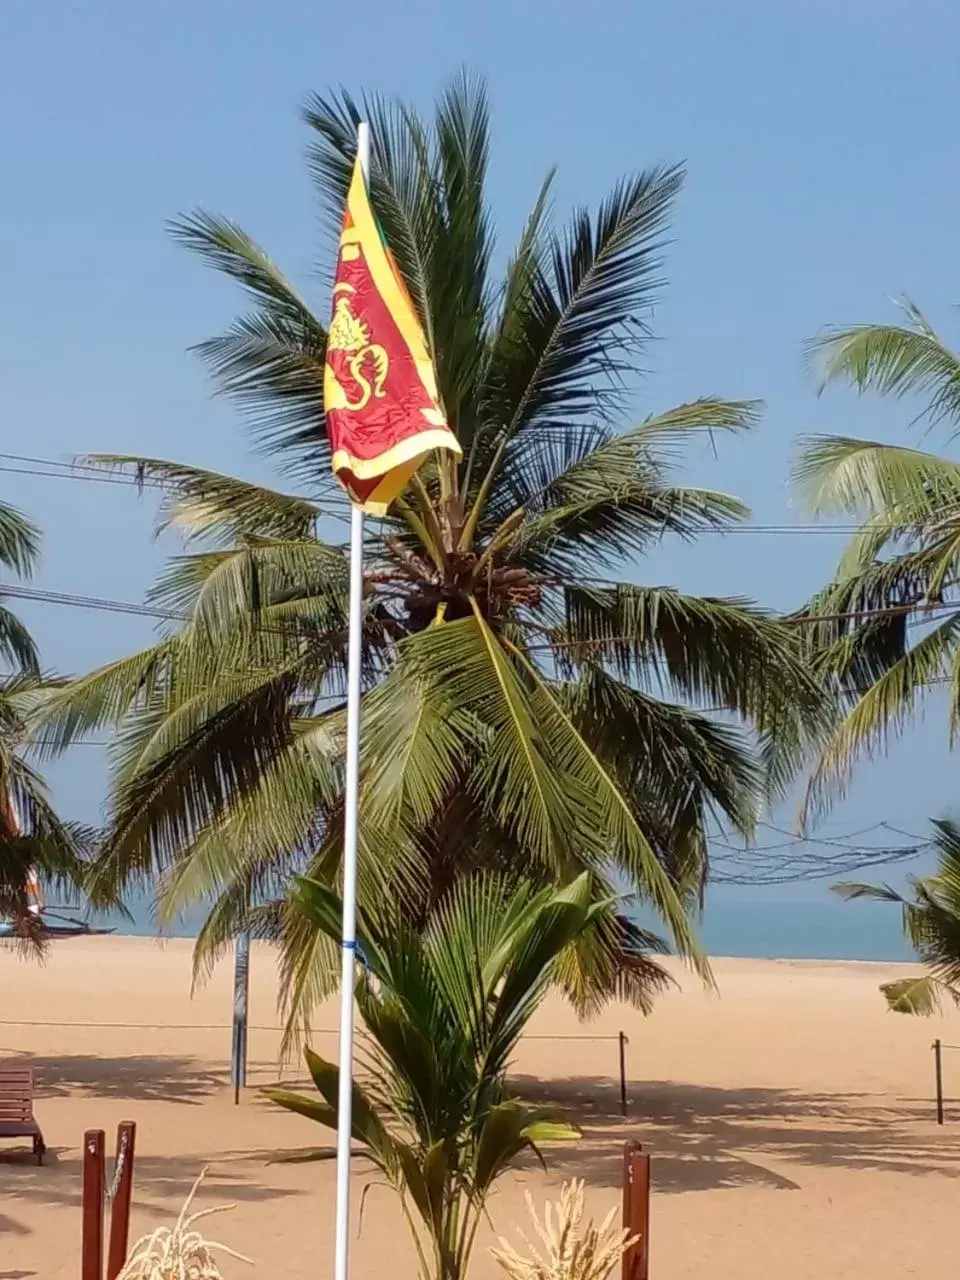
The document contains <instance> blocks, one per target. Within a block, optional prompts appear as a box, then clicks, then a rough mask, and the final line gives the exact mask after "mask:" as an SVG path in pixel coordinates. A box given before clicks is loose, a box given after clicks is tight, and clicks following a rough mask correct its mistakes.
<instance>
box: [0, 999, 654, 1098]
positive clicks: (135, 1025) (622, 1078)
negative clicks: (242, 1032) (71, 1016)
mask: <svg viewBox="0 0 960 1280" xmlns="http://www.w3.org/2000/svg"><path fill="white" fill-rule="evenodd" d="M0 1027H11V1028H13V1027H26V1028H34V1029H44V1030H46V1029H50V1030H57V1031H59V1030H73V1031H204V1032H212V1031H216V1032H220V1033H223V1034H229V1033H231V1032H233V1031H234V1030H235V1027H234V1025H233V1024H232V1023H229V1022H81V1021H47V1020H40V1019H36V1020H33V1019H29V1018H0ZM285 1029H286V1028H284V1027H278V1026H263V1025H259V1026H258V1025H256V1024H247V1026H246V1030H247V1031H255V1032H261V1033H267V1034H272V1035H282V1034H283V1033H284V1031H285ZM308 1034H309V1035H311V1036H336V1035H339V1031H338V1029H337V1028H336V1027H311V1028H309V1032H308ZM357 1037H358V1039H363V1038H366V1033H365V1032H364V1031H363V1030H362V1029H358V1031H357ZM522 1040H536V1041H540V1042H551V1043H553V1042H555V1043H563V1042H570V1041H583V1042H590V1043H593V1044H614V1043H615V1044H616V1045H617V1072H616V1076H615V1077H614V1076H612V1077H611V1078H616V1079H617V1080H618V1083H619V1086H620V1112H621V1115H624V1116H625V1115H626V1114H627V1046H628V1045H629V1043H630V1040H629V1037H628V1036H627V1035H626V1033H625V1032H623V1031H617V1032H616V1033H615V1034H605V1035H589V1034H582V1033H581V1034H571V1035H537V1034H535V1033H531V1034H529V1035H527V1034H525V1035H524V1036H523V1037H522ZM251 1065H252V1066H257V1065H260V1066H267V1065H270V1064H268V1063H260V1064H257V1063H251ZM234 1084H235V1085H236V1088H235V1092H234V1101H235V1103H238V1102H239V1097H240V1080H239V1078H238V1079H237V1080H235V1081H234Z"/></svg>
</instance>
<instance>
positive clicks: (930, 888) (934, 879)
mask: <svg viewBox="0 0 960 1280" xmlns="http://www.w3.org/2000/svg"><path fill="white" fill-rule="evenodd" d="M933 825H934V827H935V828H936V836H935V837H934V840H935V843H936V846H937V849H938V852H939V860H938V865H937V871H936V874H935V875H932V876H924V877H922V878H917V877H911V879H910V887H911V890H912V897H911V898H905V897H904V896H903V895H902V894H900V893H897V891H896V890H895V889H891V888H890V887H889V886H888V885H870V884H838V885H835V886H834V889H835V891H836V892H837V893H839V894H840V895H841V897H844V898H848V899H853V898H873V899H874V900H876V901H878V902H896V903H899V904H900V906H901V908H902V911H903V932H904V935H905V937H906V938H907V940H908V941H909V943H910V945H911V946H912V947H913V948H914V950H915V951H916V953H917V958H918V959H919V960H920V962H921V964H923V966H924V967H925V968H926V970H927V973H925V974H924V975H923V977H920V978H901V979H898V980H897V981H896V982H885V983H883V985H882V986H881V988H880V990H881V991H882V992H883V994H884V996H885V997H886V1000H887V1004H888V1005H889V1006H890V1008H891V1009H892V1010H893V1011H894V1012H895V1013H915V1014H922V1015H924V1016H929V1015H930V1014H932V1013H936V1012H937V1011H938V1010H939V1009H940V1008H941V1004H942V1000H943V998H944V997H946V998H947V999H949V1000H952V1001H953V1003H954V1004H956V1005H960V827H958V826H957V825H956V823H954V822H947V821H943V820H941V821H936V822H934V824H933Z"/></svg>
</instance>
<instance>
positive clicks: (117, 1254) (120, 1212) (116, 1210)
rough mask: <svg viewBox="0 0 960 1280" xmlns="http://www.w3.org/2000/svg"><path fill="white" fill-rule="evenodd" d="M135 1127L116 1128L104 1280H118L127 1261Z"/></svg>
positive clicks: (124, 1124) (128, 1122)
mask: <svg viewBox="0 0 960 1280" xmlns="http://www.w3.org/2000/svg"><path fill="white" fill-rule="evenodd" d="M136 1142H137V1126H136V1125H135V1124H134V1123H133V1121H132V1120H124V1121H123V1122H122V1123H121V1124H119V1125H117V1163H116V1170H117V1172H116V1174H115V1175H114V1176H115V1178H116V1190H115V1191H114V1193H113V1204H112V1206H111V1209H110V1248H109V1251H108V1253H107V1280H117V1276H118V1275H119V1274H120V1272H121V1271H122V1270H123V1266H124V1263H125V1262H126V1260H127V1249H128V1248H129V1245H130V1203H131V1201H132V1199H133V1158H134V1149H135V1147H136Z"/></svg>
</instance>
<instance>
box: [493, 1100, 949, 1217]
mask: <svg viewBox="0 0 960 1280" xmlns="http://www.w3.org/2000/svg"><path fill="white" fill-rule="evenodd" d="M511 1084H512V1085H513V1087H514V1089H515V1090H516V1092H517V1093H518V1094H519V1095H520V1096H521V1097H522V1098H525V1099H527V1100H529V1101H531V1102H535V1103H536V1104H537V1105H541V1106H543V1105H547V1106H550V1105H552V1106H556V1107H557V1108H559V1109H561V1110H562V1111H563V1112H565V1113H566V1115H567V1116H568V1118H570V1119H572V1120H573V1121H574V1122H575V1123H577V1124H579V1126H580V1128H581V1130H582V1132H583V1138H582V1140H581V1141H580V1142H579V1143H578V1144H577V1145H576V1146H570V1147H561V1146H557V1147H553V1148H551V1149H550V1151H549V1152H548V1154H547V1162H548V1166H549V1167H550V1169H551V1171H552V1172H555V1173H557V1174H559V1175H560V1176H564V1177H569V1176H577V1177H582V1178H585V1179H586V1180H587V1182H588V1184H593V1185H595V1186H611V1187H612V1186H619V1185H620V1179H621V1159H622V1143H623V1141H624V1140H625V1139H627V1138H634V1139H637V1140H639V1141H641V1142H643V1143H644V1145H645V1147H646V1148H647V1149H648V1150H649V1151H650V1152H651V1154H652V1155H653V1157H654V1162H655V1163H654V1175H653V1177H654V1186H655V1188H656V1190H657V1191H660V1192H682V1191H706V1190H712V1189H714V1188H717V1187H739V1186H765V1187H770V1188H774V1189H778V1190H785V1191H788V1190H793V1189H796V1188H797V1187H799V1186H800V1185H801V1183H802V1180H803V1170H804V1167H805V1166H806V1167H810V1166H821V1167H823V1166H832V1167H834V1168H845V1169H875V1170H881V1171H885V1172H890V1173H899V1174H912V1175H917V1176H921V1175H926V1174H942V1175H946V1176H949V1177H956V1176H960V1134H957V1133H951V1131H950V1129H949V1128H945V1129H938V1128H937V1126H936V1124H935V1123H933V1122H932V1120H931V1118H930V1113H931V1108H930V1104H929V1103H928V1102H926V1101H921V1100H918V1099H908V1098H904V1099H899V1100H898V1101H897V1105H896V1106H890V1105H889V1104H886V1103H883V1104H882V1103H881V1102H880V1101H879V1100H878V1099H875V1098H871V1097H870V1096H869V1095H865V1094H833V1095H831V1094H804V1093H798V1092H793V1091H791V1090H776V1089H715V1088H709V1087H706V1086H697V1085H688V1084H677V1083H673V1082H671V1081H653V1082H644V1083H637V1084H633V1085H631V1087H630V1094H629V1108H628V1116H627V1118H626V1119H624V1117H623V1116H621V1115H620V1114H619V1110H615V1109H614V1106H618V1104H619V1099H617V1100H616V1103H614V1104H613V1105H611V1102H612V1098H611V1095H612V1090H611V1085H610V1081H609V1080H606V1079H604V1078H602V1077H594V1078H590V1077H580V1078H578V1079H574V1080H570V1081H565V1082H559V1081H554V1082H543V1081H540V1080H537V1079H535V1078H533V1077H530V1076H517V1077H513V1078H512V1080H511Z"/></svg>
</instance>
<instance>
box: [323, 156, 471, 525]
mask: <svg viewBox="0 0 960 1280" xmlns="http://www.w3.org/2000/svg"><path fill="white" fill-rule="evenodd" d="M323 405H324V412H325V415H326V419H327V433H328V435H329V437H330V447H331V449H332V450H333V470H334V473H335V474H336V476H337V478H338V480H339V481H340V482H341V484H342V485H343V486H344V488H345V489H346V490H347V492H348V493H349V495H350V497H351V498H352V499H353V501H354V502H357V503H359V504H360V506H362V507H363V509H364V510H365V511H369V512H371V513H372V514H374V515H383V514H384V512H385V511H386V510H387V507H388V506H389V505H390V503H391V502H392V501H393V499H394V498H395V497H396V496H397V494H398V493H400V491H401V489H403V487H404V486H405V485H406V483H407V481H408V480H409V479H410V477H411V476H412V475H413V473H414V472H415V471H416V470H417V468H418V467H419V466H420V464H421V463H422V462H423V460H424V459H425V458H426V456H427V454H428V453H430V452H431V450H433V449H449V450H451V451H452V452H453V453H456V454H458V455H459V454H460V453H461V449H460V445H459V443H458V442H457V438H456V436H455V435H454V434H453V432H452V431H451V430H450V428H449V427H448V426H447V422H446V419H445V417H444V415H443V410H442V409H441V407H440V397H439V394H438V392H437V380H436V375H435V373H434V370H433V364H432V362H431V360H430V355H429V353H428V351H427V344H426V340H425V338H424V336H423V330H422V329H421V327H420V322H419V320H418V319H417V313H416V311H415V310H414V307H413V303H412V302H411V301H410V296H409V294H408V293H407V290H406V288H405V287H404V284H403V281H402V280H401V278H400V273H399V271H398V270H397V267H396V263H395V262H394V260H393V257H392V255H391V254H390V251H389V250H388V248H387V246H386V245H385V243H384V240H383V236H382V235H381V233H380V228H379V226H378V224H377V221H376V218H375V217H374V215H373V210H372V209H371V207H370V201H369V199H368V197H367V184H366V182H365V180H364V176H363V170H362V169H361V167H360V163H359V161H358V162H357V164H356V165H355V166H354V170H353V178H352V180H351V183H350V192H349V195H348V196H347V213H346V217H345V218H344V223H343V232H342V234H341V236H340V250H339V256H338V260H337V271H336V280H335V283H334V286H333V316H332V319H331V321H330V331H329V334H328V335H327V362H326V367H325V368H324V378H323Z"/></svg>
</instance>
